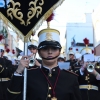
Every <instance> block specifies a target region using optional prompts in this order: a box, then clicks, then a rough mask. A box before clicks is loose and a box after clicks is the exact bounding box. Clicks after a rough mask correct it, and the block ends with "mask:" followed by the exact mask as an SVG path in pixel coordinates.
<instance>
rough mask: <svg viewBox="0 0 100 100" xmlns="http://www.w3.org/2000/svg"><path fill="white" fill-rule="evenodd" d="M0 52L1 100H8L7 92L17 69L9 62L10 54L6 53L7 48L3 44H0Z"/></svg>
mask: <svg viewBox="0 0 100 100" xmlns="http://www.w3.org/2000/svg"><path fill="white" fill-rule="evenodd" d="M0 50H1V52H0V54H1V57H0V100H8V98H7V94H6V90H7V87H8V84H9V81H10V78H11V76H12V74H13V72H14V71H15V70H16V67H15V66H12V62H11V61H10V60H8V58H9V57H7V56H8V55H7V54H8V53H7V52H5V46H4V44H3V43H0Z"/></svg>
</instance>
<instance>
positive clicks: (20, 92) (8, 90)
mask: <svg viewBox="0 0 100 100" xmlns="http://www.w3.org/2000/svg"><path fill="white" fill-rule="evenodd" d="M7 90H8V92H9V93H12V94H20V93H21V92H13V91H10V90H9V89H8V88H7Z"/></svg>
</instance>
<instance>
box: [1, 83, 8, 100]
mask: <svg viewBox="0 0 100 100" xmlns="http://www.w3.org/2000/svg"><path fill="white" fill-rule="evenodd" d="M8 85H9V81H4V82H2V81H0V100H8V98H7V87H8Z"/></svg>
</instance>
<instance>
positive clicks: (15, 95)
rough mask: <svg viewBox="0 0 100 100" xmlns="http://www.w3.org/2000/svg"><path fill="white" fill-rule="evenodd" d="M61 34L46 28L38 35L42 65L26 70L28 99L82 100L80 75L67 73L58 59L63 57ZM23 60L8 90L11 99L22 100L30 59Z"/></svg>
mask: <svg viewBox="0 0 100 100" xmlns="http://www.w3.org/2000/svg"><path fill="white" fill-rule="evenodd" d="M59 34H60V32H59V31H58V30H56V29H50V27H49V28H47V29H44V30H41V31H40V32H39V34H38V36H39V46H38V53H39V56H40V57H41V58H42V65H41V67H38V68H36V69H31V70H28V71H27V98H28V100H81V97H80V91H79V85H78V80H77V75H75V74H74V73H72V72H69V71H66V70H60V68H59V66H58V64H57V63H58V62H57V59H58V56H59V55H60V51H61V45H60V38H59ZM24 58H26V57H22V59H21V61H20V65H19V66H18V69H17V70H16V72H15V73H14V75H13V77H12V81H11V83H10V86H9V87H8V89H7V90H8V98H9V100H21V95H22V92H23V89H22V85H23V75H22V72H23V71H24V68H25V67H28V65H29V60H28V59H27V60H25V59H24Z"/></svg>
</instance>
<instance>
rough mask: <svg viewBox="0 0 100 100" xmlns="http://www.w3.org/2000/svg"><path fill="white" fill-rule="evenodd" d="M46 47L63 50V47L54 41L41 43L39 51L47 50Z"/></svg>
mask: <svg viewBox="0 0 100 100" xmlns="http://www.w3.org/2000/svg"><path fill="white" fill-rule="evenodd" d="M45 47H56V48H59V49H61V45H60V43H59V42H57V41H56V42H54V41H44V42H42V43H40V45H39V46H38V49H41V48H45Z"/></svg>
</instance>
